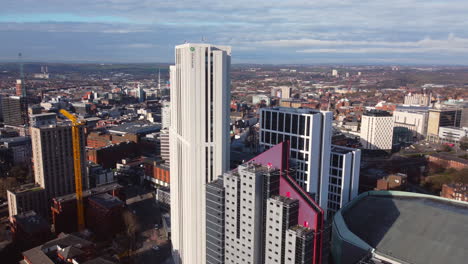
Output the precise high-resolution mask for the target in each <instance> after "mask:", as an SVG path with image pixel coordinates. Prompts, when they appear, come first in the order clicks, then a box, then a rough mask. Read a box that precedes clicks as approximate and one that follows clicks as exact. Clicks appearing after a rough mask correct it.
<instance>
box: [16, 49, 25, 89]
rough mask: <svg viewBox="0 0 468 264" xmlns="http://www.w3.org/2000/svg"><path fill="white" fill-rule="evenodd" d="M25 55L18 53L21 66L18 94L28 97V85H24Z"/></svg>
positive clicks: (17, 85) (17, 86)
mask: <svg viewBox="0 0 468 264" xmlns="http://www.w3.org/2000/svg"><path fill="white" fill-rule="evenodd" d="M22 57H23V55H22V54H21V52H20V53H18V62H19V66H20V81H19V83H18V82H17V83H16V95H18V96H21V97H26V86H25V85H24V70H23V60H22Z"/></svg>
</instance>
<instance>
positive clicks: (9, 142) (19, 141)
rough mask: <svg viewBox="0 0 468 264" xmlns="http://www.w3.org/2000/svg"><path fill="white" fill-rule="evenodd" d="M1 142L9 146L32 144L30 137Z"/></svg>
mask: <svg viewBox="0 0 468 264" xmlns="http://www.w3.org/2000/svg"><path fill="white" fill-rule="evenodd" d="M0 142H2V143H6V144H7V145H9V144H11V145H16V144H24V143H27V142H31V138H30V137H10V138H2V139H0Z"/></svg>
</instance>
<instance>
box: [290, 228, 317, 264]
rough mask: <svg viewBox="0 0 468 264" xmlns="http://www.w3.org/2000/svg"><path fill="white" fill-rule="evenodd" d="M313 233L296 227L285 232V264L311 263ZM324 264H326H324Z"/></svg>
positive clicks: (307, 229)
mask: <svg viewBox="0 0 468 264" xmlns="http://www.w3.org/2000/svg"><path fill="white" fill-rule="evenodd" d="M314 235H315V234H314V232H313V231H312V230H310V229H309V228H306V227H303V226H300V225H296V226H293V227H292V228H290V229H288V230H287V231H286V239H285V240H286V241H285V242H286V243H285V249H284V252H285V253H284V254H285V257H284V259H285V262H283V263H285V264H286V263H294V264H310V263H313V259H314V253H313V250H311V249H312V248H313V247H314ZM325 263H326V262H325Z"/></svg>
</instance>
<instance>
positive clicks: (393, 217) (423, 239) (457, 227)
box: [340, 191, 468, 264]
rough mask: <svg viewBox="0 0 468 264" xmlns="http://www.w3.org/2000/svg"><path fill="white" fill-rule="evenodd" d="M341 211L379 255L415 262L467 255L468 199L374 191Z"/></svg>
mask: <svg viewBox="0 0 468 264" xmlns="http://www.w3.org/2000/svg"><path fill="white" fill-rule="evenodd" d="M340 212H341V215H342V216H343V218H344V222H345V225H346V226H347V228H348V229H349V231H350V232H351V233H353V234H354V235H356V236H357V237H358V238H359V239H361V240H362V241H364V242H365V243H367V244H368V245H369V246H370V247H372V248H374V249H375V250H376V254H378V255H382V256H387V257H390V258H394V259H397V260H400V261H403V262H407V263H415V264H417V263H464V262H466V259H467V258H468V247H467V245H468V203H463V202H454V201H451V200H448V199H443V198H440V197H436V196H430V195H420V194H413V193H406V192H377V191H373V192H367V193H364V194H361V195H360V196H359V197H358V198H356V199H355V200H354V202H351V203H350V204H348V206H346V207H345V208H343V209H342V210H341V211H340ZM345 232H346V230H340V233H345ZM358 243H362V242H358Z"/></svg>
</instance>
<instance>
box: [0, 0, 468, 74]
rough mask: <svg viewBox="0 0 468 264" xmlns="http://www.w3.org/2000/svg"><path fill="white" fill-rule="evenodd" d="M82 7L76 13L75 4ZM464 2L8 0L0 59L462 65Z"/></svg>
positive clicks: (0, 14)
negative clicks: (225, 53)
mask: <svg viewBox="0 0 468 264" xmlns="http://www.w3.org/2000/svg"><path fill="white" fill-rule="evenodd" d="M77 10H79V11H77ZM467 10H468V4H467V3H466V2H464V1H460V0H452V1H432V2H430V3H427V2H421V1H417V0H411V1H396V2H395V1H394V2H392V3H388V2H384V1H371V2H366V3H363V2H362V1H354V0H353V1H346V2H344V1H327V2H326V3H320V2H318V1H308V2H303V1H299V0H297V1H296V0H295V1H283V2H280V1H273V2H267V3H250V2H246V1H236V2H235V3H229V4H222V3H217V2H213V1H208V0H205V1H201V2H200V1H197V2H189V3H186V2H184V3H182V2H178V1H177V2H154V1H130V0H128V1H116V0H113V1H107V2H102V1H98V2H95V1H70V2H69V4H67V5H61V4H59V3H58V2H56V1H55V0H46V1H41V2H35V1H20V2H19V3H18V1H12V0H6V1H4V3H3V4H2V10H1V11H0V35H1V36H2V39H3V48H2V50H0V61H16V55H17V54H18V52H22V53H23V54H24V60H25V61H57V62H58V61H62V62H71V61H73V62H102V63H111V62H112V63H117V62H122V63H130V62H143V63H145V62H168V63H171V61H172V56H171V50H172V47H173V46H175V45H177V44H182V43H184V42H185V41H187V42H200V41H201V40H202V39H204V40H206V41H207V42H209V43H214V44H224V45H230V46H232V47H233V52H234V54H235V56H234V59H233V63H266V64H283V63H293V64H314V63H318V64H328V63H344V64H353V63H357V64H438V65H447V64H452V65H466V64H467V63H466V61H468V60H467V58H468V55H466V54H467V52H466V51H468V33H467V32H466V24H467V22H466V19H465V14H466V12H467Z"/></svg>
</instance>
